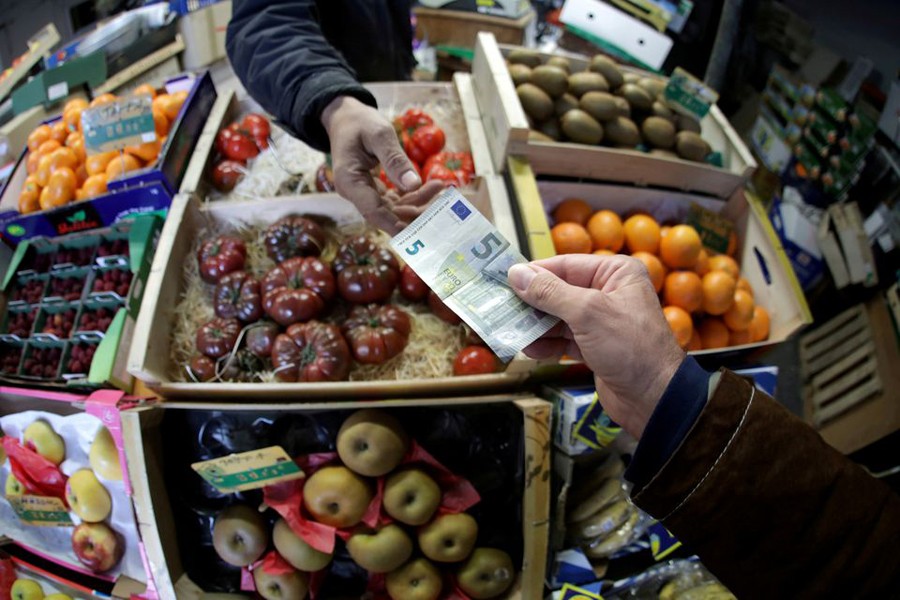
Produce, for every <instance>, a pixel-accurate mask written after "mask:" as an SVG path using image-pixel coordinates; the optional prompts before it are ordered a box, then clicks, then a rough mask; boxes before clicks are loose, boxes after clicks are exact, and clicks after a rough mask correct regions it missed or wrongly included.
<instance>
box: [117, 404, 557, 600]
mask: <svg viewBox="0 0 900 600" xmlns="http://www.w3.org/2000/svg"><path fill="white" fill-rule="evenodd" d="M360 408H366V409H377V410H383V411H386V412H388V413H390V414H391V415H393V416H395V417H396V418H397V419H399V420H400V421H401V423H402V424H403V425H404V426H405V428H406V430H407V431H408V433H409V435H410V437H411V438H412V439H413V440H414V442H415V443H414V444H413V446H416V445H420V447H421V448H423V449H425V450H426V452H427V453H428V454H430V455H431V457H432V458H433V459H435V460H437V461H439V462H440V463H442V464H443V465H444V467H446V468H447V469H449V471H451V472H452V473H453V474H454V475H457V476H459V477H463V478H465V479H467V480H468V481H469V483H471V484H472V485H473V486H474V489H475V490H476V491H477V492H478V494H479V496H480V498H481V499H480V500H479V502H478V503H476V504H475V505H473V506H472V507H470V508H469V509H467V511H470V512H471V513H472V514H473V516H476V517H477V519H478V522H479V524H480V527H479V536H478V541H477V543H476V546H478V547H483V546H491V544H494V545H495V546H496V547H504V546H508V545H509V544H512V546H510V547H509V549H508V551H509V552H510V554H512V555H515V556H518V555H520V554H521V557H522V562H521V563H518V562H517V559H516V558H514V565H515V567H516V569H517V571H519V572H518V574H517V579H516V581H515V582H514V584H513V586H512V587H511V588H510V589H509V590H508V591H507V592H505V593H504V594H503V595H501V596H499V597H498V600H520V599H527V600H538V599H539V598H541V597H542V592H543V578H544V574H545V569H546V558H547V543H548V539H549V538H548V527H549V506H550V444H551V440H550V430H549V427H550V412H551V406H550V404H549V403H547V402H546V401H544V400H540V399H537V398H534V397H530V396H527V395H522V394H517V395H511V396H510V395H499V396H483V397H478V396H471V397H460V398H444V399H437V398H430V399H403V400H376V401H352V402H340V403H336V402H328V401H324V402H313V403H303V404H258V403H240V404H238V403H229V404H218V405H214V404H208V403H199V402H188V401H177V400H176V401H168V402H165V403H161V404H158V405H156V406H146V407H143V408H138V409H136V410H130V411H126V412H123V413H122V421H123V432H124V436H125V440H126V444H127V455H128V460H129V465H130V466H131V467H132V471H133V475H132V484H133V486H134V488H135V497H136V500H135V510H136V513H137V519H138V522H139V523H140V525H141V533H142V535H143V539H144V544H145V546H146V549H147V557H148V560H149V562H150V565H151V569H152V572H153V576H154V580H155V582H156V585H157V587H158V589H159V591H160V597H161V598H176V597H177V598H182V599H188V600H190V599H199V598H202V597H205V596H204V592H212V591H216V590H212V589H209V588H210V587H212V586H213V585H214V586H216V588H217V590H218V591H225V590H227V589H229V587H233V586H234V585H235V578H236V577H237V576H238V575H239V574H238V573H237V571H238V570H239V569H237V568H235V567H228V566H227V565H225V564H224V563H221V562H219V563H218V564H216V565H210V564H209V563H208V561H210V560H216V561H218V559H217V558H216V553H215V551H214V549H213V548H212V547H211V540H210V538H209V537H207V536H208V533H207V536H204V537H202V538H199V539H193V538H191V539H187V540H185V539H182V540H181V541H180V542H179V539H178V537H179V535H181V536H184V535H186V534H187V535H190V533H189V532H191V530H192V529H197V528H200V529H203V528H206V527H209V526H210V525H211V524H212V519H213V518H214V516H215V514H217V513H218V511H219V510H221V509H223V508H224V507H225V506H227V505H229V504H232V503H241V502H243V503H247V502H251V503H254V502H255V499H256V498H257V497H260V498H261V497H262V492H261V491H260V490H249V491H245V492H242V493H241V495H240V496H237V497H235V496H232V495H229V494H226V493H222V492H215V493H213V492H212V490H213V488H211V487H210V486H209V485H208V484H206V483H204V482H203V481H202V480H201V479H200V476H199V475H197V474H196V473H195V472H194V471H192V470H191V466H190V464H188V463H190V462H191V460H194V459H192V458H190V456H189V454H190V452H195V453H200V454H204V456H207V457H208V458H215V457H218V456H222V455H231V456H234V454H230V453H232V452H234V451H235V450H236V448H234V447H233V444H232V442H234V443H235V444H239V445H240V448H239V449H238V450H239V451H243V450H244V448H245V447H251V449H254V450H255V449H256V448H255V447H253V445H254V444H255V443H256V439H257V438H254V437H250V438H248V436H253V432H255V433H257V435H258V436H261V437H264V438H265V440H266V441H265V442H264V443H265V444H266V445H272V444H275V445H280V446H281V447H283V448H284V449H285V451H286V452H287V453H288V455H289V456H291V457H292V458H301V459H302V457H303V456H304V455H306V454H307V453H309V452H315V451H317V449H318V448H319V447H323V448H331V449H333V447H334V446H333V445H331V446H329V444H333V440H332V439H331V435H332V434H334V433H336V432H337V431H338V429H339V427H340V425H341V424H342V423H343V421H344V419H346V418H347V417H348V416H349V415H350V414H353V412H354V411H355V410H357V409H360ZM517 417H518V418H517ZM437 421H440V422H441V423H443V424H444V425H440V426H439V425H438V424H437ZM250 422H253V423H256V425H253V426H252V427H247V426H246V425H245V424H246V423H250ZM418 424H422V429H421V430H420V431H416V430H414V429H413V427H414V426H417V425H418ZM498 426H499V428H500V429H503V428H504V427H508V428H509V429H508V431H505V432H503V433H504V436H501V437H498V436H497V435H496V434H497V433H498ZM310 427H312V428H313V429H314V430H315V431H316V432H317V433H316V434H315V435H313V436H312V437H314V438H316V439H312V438H311V437H310V435H309V434H308V433H307V434H304V433H303V431H305V430H306V429H305V428H310ZM213 430H215V431H217V432H219V433H222V434H226V435H228V434H227V431H232V432H234V433H237V432H238V431H240V438H239V439H238V438H234V437H232V438H231V441H226V439H225V438H222V437H221V436H219V437H217V436H218V434H217V433H212V432H213ZM204 432H205V433H204ZM210 433H212V436H210ZM173 435H174V436H175V438H177V439H178V440H179V442H178V444H177V447H173V446H172V445H171V440H172V439H175V438H173V437H171V436H173ZM323 436H324V437H323ZM480 436H490V438H489V439H490V440H492V441H490V442H485V441H482V442H479V443H474V444H473V443H472V440H477V439H479V437H480ZM513 439H515V440H517V441H516V442H515V443H510V442H509V440H513ZM217 440H218V441H217ZM164 441H165V443H164ZM466 442H469V443H468V445H465V443H466ZM461 443H462V444H464V445H462V446H460V444H461ZM210 444H212V446H210ZM501 448H502V449H501ZM485 452H487V453H489V454H490V456H487V455H485V456H482V455H484V454H485ZM413 454H415V453H413ZM501 454H502V460H501ZM507 455H508V456H507ZM513 455H515V456H517V457H519V458H518V460H509V458H510V457H511V456H513ZM408 456H409V455H408ZM472 456H475V457H476V460H473V459H471V457H472ZM491 457H494V459H493V460H491ZM179 461H182V463H183V464H181V463H179ZM300 462H303V461H302V460H301V461H300ZM304 464H305V463H304ZM163 465H165V471H164V470H163ZM498 469H499V471H498ZM498 473H500V475H498ZM492 474H493V475H492ZM182 475H183V477H184V478H188V479H186V480H184V485H183V486H173V485H171V484H167V479H169V480H170V479H171V478H172V477H176V478H177V477H179V476H182ZM190 478H196V481H191V480H190ZM179 481H181V480H179ZM497 481H502V482H504V485H503V486H500V487H497ZM512 482H517V483H515V485H516V486H519V485H521V486H522V487H521V489H509V488H508V487H506V484H507V483H512ZM201 487H202V488H203V492H202V493H201V491H200V488H201ZM176 488H177V489H176ZM204 496H205V497H206V499H205V500H204ZM375 501H376V502H377V497H376V500H375ZM510 503H511V504H510ZM510 507H513V508H512V510H511V509H510ZM198 511H199V512H200V513H202V514H203V517H202V518H201V519H196V518H194V517H192V516H191V515H196V514H197V513H198ZM278 512H280V511H278ZM490 515H493V517H492V518H489V519H486V517H488V516H490ZM275 517H277V515H275V514H273V513H272V512H271V511H270V512H269V515H267V516H266V522H268V521H270V520H274V518H275ZM520 517H521V523H519V518H520ZM207 519H209V520H207ZM519 543H521V546H519ZM185 548H190V549H191V552H190V553H189V554H185V552H184V549H185ZM335 552H336V554H335V558H334V562H335V564H336V565H338V564H339V563H340V564H339V569H340V573H339V574H337V575H336V577H337V586H335V581H331V580H330V579H329V577H328V575H324V576H322V577H319V578H318V582H319V583H318V584H317V585H322V581H323V579H324V585H325V586H326V587H325V588H324V589H322V588H320V590H319V591H320V597H326V598H327V597H333V596H332V595H330V593H328V592H333V591H334V590H335V587H338V588H340V586H341V585H346V580H347V578H348V576H349V577H350V579H351V580H352V581H351V583H352V582H353V581H355V582H356V583H357V584H359V583H360V581H359V580H360V578H362V584H363V585H365V579H366V575H365V571H362V572H360V571H356V572H355V574H354V571H353V569H349V570H348V567H353V565H348V564H347V560H348V557H346V552H345V551H344V550H343V548H342V546H341V545H340V542H339V541H338V545H337V546H336V548H335ZM435 564H437V563H435ZM438 567H439V569H440V570H441V571H443V572H444V573H445V574H447V573H451V572H453V571H454V570H455V568H454V567H456V565H444V566H441V565H438ZM446 567H449V568H446ZM354 568H355V569H358V567H354ZM190 572H194V574H195V576H194V578H193V579H192V578H191V577H190V575H189V573H190ZM319 575H320V576H321V575H323V574H322V573H319ZM315 578H316V575H313V576H312V580H313V581H314V580H315ZM375 578H376V579H377V576H376V577H375ZM195 579H196V581H195ZM201 579H204V580H205V581H206V585H205V586H202V585H200V583H202V581H201ZM342 581H343V582H344V583H343V584H342V583H341V582H342ZM249 585H250V586H251V587H250V589H251V590H252V575H251V576H250V582H249ZM450 585H451V584H450V583H449V582H446V583H445V588H444V589H445V591H447V590H448V589H449V588H450ZM204 587H206V588H207V589H204ZM242 589H247V587H246V584H244V585H243V587H242ZM231 591H237V590H233V589H232V590H231ZM341 591H342V592H344V593H342V594H340V597H351V596H359V595H360V594H361V593H362V588H360V589H359V590H356V593H354V594H351V593H350V592H348V591H346V590H343V589H341ZM322 593H324V594H325V595H324V596H323V595H322ZM442 597H443V596H442ZM454 597H456V596H454ZM297 600H300V599H299V598H298V599H297Z"/></svg>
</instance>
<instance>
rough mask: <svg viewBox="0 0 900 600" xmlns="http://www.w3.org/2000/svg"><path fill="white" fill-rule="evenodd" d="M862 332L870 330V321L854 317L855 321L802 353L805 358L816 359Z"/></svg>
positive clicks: (811, 345) (846, 324) (847, 323)
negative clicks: (851, 336)
mask: <svg viewBox="0 0 900 600" xmlns="http://www.w3.org/2000/svg"><path fill="white" fill-rule="evenodd" d="M860 330H864V331H867V330H868V321H867V320H864V319H863V318H861V317H854V318H853V320H851V321H848V322H846V323H845V324H844V325H843V326H841V327H840V328H838V329H837V330H836V331H834V332H833V333H832V334H831V335H829V336H828V337H826V338H823V339H821V340H819V341H817V342H814V343H812V344H810V345H809V346H807V347H806V351H805V353H803V351H802V349H801V353H802V355H803V356H805V357H814V356H816V355H817V354H820V353H821V352H824V351H825V350H827V349H828V348H831V347H833V346H834V345H835V344H837V343H840V342H841V341H843V340H845V339H846V338H848V337H849V336H850V335H852V334H854V333H855V332H857V331H860Z"/></svg>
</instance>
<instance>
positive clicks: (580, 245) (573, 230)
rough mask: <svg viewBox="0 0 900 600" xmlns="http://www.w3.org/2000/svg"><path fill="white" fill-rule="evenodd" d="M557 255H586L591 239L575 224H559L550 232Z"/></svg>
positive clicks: (582, 228)
mask: <svg viewBox="0 0 900 600" xmlns="http://www.w3.org/2000/svg"><path fill="white" fill-rule="evenodd" d="M550 237H551V238H553V247H554V248H556V253H557V254H587V253H588V252H590V251H591V237H590V236H589V235H588V232H587V231H585V230H584V227H582V226H581V225H579V224H577V223H560V224H559V225H554V227H553V229H551V230H550Z"/></svg>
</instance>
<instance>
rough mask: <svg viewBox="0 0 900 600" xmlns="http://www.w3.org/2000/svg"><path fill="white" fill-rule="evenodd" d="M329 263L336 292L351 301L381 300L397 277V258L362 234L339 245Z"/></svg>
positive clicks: (392, 288)
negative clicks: (330, 263) (331, 267)
mask: <svg viewBox="0 0 900 600" xmlns="http://www.w3.org/2000/svg"><path fill="white" fill-rule="evenodd" d="M332 266H333V268H334V272H335V274H336V275H337V288H338V292H339V293H340V295H341V297H342V298H343V299H344V300H347V301H348V302H353V303H354V304H368V303H370V302H385V301H386V300H387V299H388V298H390V297H391V294H392V293H394V288H395V287H397V282H398V281H399V279H400V263H398V262H397V257H396V256H394V254H393V253H392V252H391V251H390V250H388V249H387V248H384V247H382V246H379V245H378V244H376V243H375V242H373V241H372V240H370V239H369V238H367V237H366V236H364V235H361V236H359V237H355V238H353V239H351V240H350V241H347V242H344V243H343V244H341V247H340V248H338V251H337V256H335V257H334V262H333V263H332Z"/></svg>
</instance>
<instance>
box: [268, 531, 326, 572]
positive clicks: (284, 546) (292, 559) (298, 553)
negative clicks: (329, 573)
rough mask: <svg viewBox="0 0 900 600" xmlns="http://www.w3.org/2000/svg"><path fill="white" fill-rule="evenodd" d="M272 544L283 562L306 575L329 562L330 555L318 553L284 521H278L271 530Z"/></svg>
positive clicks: (320, 568) (319, 569)
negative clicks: (304, 572)
mask: <svg viewBox="0 0 900 600" xmlns="http://www.w3.org/2000/svg"><path fill="white" fill-rule="evenodd" d="M272 542H273V543H274V544H275V549H276V550H278V554H280V555H281V557H282V558H284V560H286V561H288V563H290V564H291V566H293V567H294V568H296V569H298V570H300V571H306V572H307V573H314V572H316V571H321V570H322V569H324V568H325V567H327V566H328V563H330V562H331V555H330V554H326V553H325V552H319V551H318V550H316V549H315V548H313V547H312V546H310V545H309V544H307V543H306V542H305V541H304V540H303V538H301V537H300V536H298V535H297V534H296V533H294V531H293V530H292V529H291V526H290V525H288V523H287V521H285V520H284V519H278V521H277V522H276V523H275V527H274V529H272Z"/></svg>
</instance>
